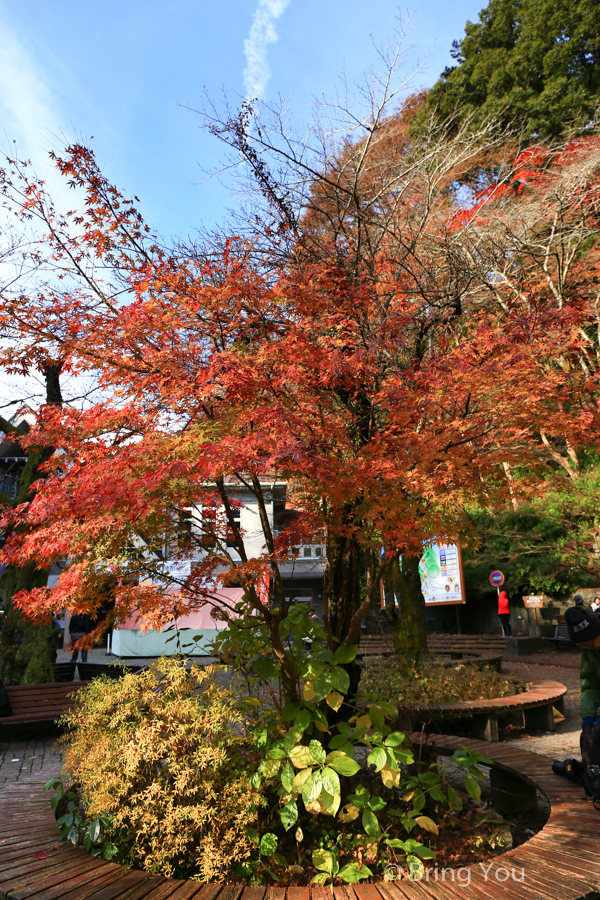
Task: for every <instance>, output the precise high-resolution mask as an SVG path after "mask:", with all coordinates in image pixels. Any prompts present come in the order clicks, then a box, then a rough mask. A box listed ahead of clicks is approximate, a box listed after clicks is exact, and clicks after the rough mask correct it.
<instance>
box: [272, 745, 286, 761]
mask: <svg viewBox="0 0 600 900" xmlns="http://www.w3.org/2000/svg"><path fill="white" fill-rule="evenodd" d="M286 756H287V753H286V752H285V750H282V749H281V747H273V748H272V749H271V750H269V752H268V753H267V759H285V758H286Z"/></svg>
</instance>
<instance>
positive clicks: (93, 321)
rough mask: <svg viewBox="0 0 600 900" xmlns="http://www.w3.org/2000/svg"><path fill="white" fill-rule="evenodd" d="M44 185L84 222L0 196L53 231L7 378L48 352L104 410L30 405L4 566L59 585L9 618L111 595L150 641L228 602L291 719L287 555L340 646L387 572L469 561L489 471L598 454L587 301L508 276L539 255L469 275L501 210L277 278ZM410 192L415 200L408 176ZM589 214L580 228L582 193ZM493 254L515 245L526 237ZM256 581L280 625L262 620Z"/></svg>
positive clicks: (111, 202) (229, 246)
mask: <svg viewBox="0 0 600 900" xmlns="http://www.w3.org/2000/svg"><path fill="white" fill-rule="evenodd" d="M588 148H589V150H590V152H591V151H592V150H594V149H595V145H593V144H591V143H590V144H589V145H588ZM56 162H57V165H58V168H59V170H60V171H61V172H62V173H63V175H64V176H65V177H67V178H68V179H69V180H70V182H71V183H72V184H73V185H75V186H76V187H77V188H78V189H79V190H80V191H83V192H84V194H85V209H84V211H83V212H81V213H69V214H68V215H66V216H64V217H60V216H58V215H57V214H56V213H55V211H54V209H53V207H52V204H51V202H50V200H49V198H48V197H47V195H46V192H45V190H44V186H43V185H42V184H40V183H38V182H35V181H31V180H30V179H29V177H28V174H27V171H26V170H25V171H24V170H23V169H22V168H20V167H19V166H18V165H17V166H15V167H13V172H12V174H11V173H10V172H9V171H8V170H7V171H6V172H5V174H4V180H3V184H4V193H5V196H6V197H7V198H8V200H10V201H13V202H15V201H18V203H19V215H20V216H22V217H25V218H27V217H34V218H37V219H38V220H41V221H42V223H43V225H44V228H45V235H44V237H43V238H41V239H40V242H39V244H38V245H37V247H36V249H35V253H36V254H37V256H36V258H37V260H38V261H39V260H42V259H43V260H44V262H45V263H46V264H49V265H50V264H51V265H52V267H53V272H54V274H53V275H52V277H51V278H50V280H48V281H47V282H46V283H45V284H43V283H41V282H40V285H39V288H38V290H37V292H36V293H35V295H34V296H32V294H31V293H28V294H27V295H25V294H23V295H18V294H11V295H10V296H7V297H6V302H5V307H4V311H3V313H2V316H1V317H0V324H3V325H4V327H5V328H6V329H7V328H9V327H10V329H11V330H12V333H13V335H15V334H16V336H15V338H14V340H13V341H12V343H11V344H10V346H8V347H7V348H6V349H5V351H4V356H3V359H4V360H5V361H7V362H9V363H10V365H12V366H22V367H23V368H24V369H27V367H28V366H29V365H31V364H33V363H34V362H35V354H34V348H38V349H39V346H40V344H43V346H44V348H45V351H44V352H46V353H51V354H52V356H53V358H60V359H61V361H62V365H63V366H66V367H68V368H69V369H70V370H71V371H76V372H77V371H79V372H84V371H85V372H94V373H96V374H97V376H98V378H99V381H100V385H101V387H102V390H103V392H104V393H103V399H102V401H101V402H99V403H96V404H94V405H92V406H90V407H89V408H88V409H85V410H83V411H78V410H75V409H60V408H58V407H51V406H46V407H43V408H42V409H41V410H40V412H39V416H38V426H37V428H35V429H33V430H32V431H31V433H30V435H28V437H27V442H28V444H29V446H30V447H35V446H44V447H57V448H59V450H58V451H57V452H56V453H55V454H54V455H53V456H52V458H51V459H50V460H49V461H48V462H47V463H46V464H45V475H46V477H45V479H44V480H43V482H41V483H39V484H38V485H37V490H36V492H35V494H34V495H33V496H32V497H31V498H30V499H29V500H28V501H27V502H25V503H23V504H21V505H19V506H18V507H17V508H16V509H14V510H10V509H7V510H5V513H4V520H3V525H4V527H7V528H9V529H11V533H10V537H9V539H8V540H7V543H6V546H5V547H4V550H3V553H2V558H3V560H5V561H8V562H11V563H13V564H17V565H26V564H28V563H34V564H35V565H37V566H40V567H46V566H47V565H48V564H49V563H51V562H52V561H54V560H57V559H63V560H68V561H69V565H68V567H67V568H66V570H65V572H64V574H63V575H62V577H61V579H60V581H59V583H58V585H57V587H55V588H54V589H47V588H37V589H34V590H31V591H25V592H22V593H21V594H19V595H18V596H17V597H16V598H15V602H16V603H18V605H19V606H20V607H21V608H22V609H23V610H24V611H25V612H26V613H27V614H28V615H31V616H44V615H47V614H48V612H49V611H50V610H52V609H57V608H61V607H64V606H66V607H68V608H70V609H76V610H85V611H88V612H92V613H93V612H94V611H95V610H96V608H97V606H98V602H99V600H98V596H99V595H98V591H99V587H100V586H102V587H105V586H106V584H107V583H110V584H111V585H112V587H111V591H112V593H113V596H114V599H115V602H116V605H115V608H114V610H113V612H112V613H111V615H112V617H113V619H114V621H116V622H118V621H120V620H123V619H124V618H125V617H126V616H127V615H128V614H129V613H131V612H132V611H134V610H135V611H137V612H138V613H139V614H140V615H142V616H143V617H144V618H145V620H146V622H147V623H148V625H150V626H154V627H160V625H161V624H162V623H164V622H165V621H167V620H169V619H171V618H172V616H173V613H174V612H177V611H181V609H182V608H183V607H184V606H185V608H187V609H190V608H191V609H193V608H197V607H198V606H199V605H202V604H204V603H206V602H209V603H216V604H217V605H219V604H220V605H221V607H222V612H223V614H225V615H227V614H228V612H229V611H228V610H227V609H226V605H225V604H224V603H223V602H220V601H216V600H215V599H214V596H213V590H214V586H215V585H219V584H221V585H222V584H231V583H236V584H239V585H241V586H242V587H243V588H244V592H245V598H246V604H247V609H248V610H249V611H250V610H251V611H253V613H254V614H255V615H257V616H259V617H260V618H261V620H262V621H263V622H264V624H265V626H266V628H267V630H268V633H269V636H270V641H271V645H272V652H273V654H274V657H275V659H276V661H277V665H278V667H279V669H280V671H281V674H282V679H283V683H284V687H285V689H286V692H287V694H288V696H290V697H291V696H294V695H295V692H296V686H297V681H298V672H297V670H296V667H295V663H294V659H293V656H292V655H291V654H290V653H289V652H288V650H287V649H286V646H285V643H284V640H283V638H282V628H281V626H282V622H283V621H284V620H285V619H286V617H287V615H288V612H289V607H290V602H291V601H290V600H287V599H286V590H285V586H284V584H283V579H282V575H281V566H282V564H283V563H284V562H285V561H288V560H289V559H290V558H292V557H293V555H294V553H295V548H296V547H297V546H298V544H299V543H300V542H303V541H306V540H310V539H311V538H313V537H315V536H318V537H319V539H321V536H323V541H324V543H325V544H326V547H327V566H326V572H325V588H324V598H323V606H324V625H325V631H326V635H327V640H328V643H329V645H330V647H333V646H334V642H335V641H339V642H342V643H345V644H355V643H357V642H358V639H359V635H360V626H361V623H362V621H363V620H364V617H365V615H366V614H367V612H368V611H369V610H370V609H371V608H372V607H373V605H374V604H375V603H376V602H378V599H379V595H380V583H381V579H382V577H383V575H384V572H385V571H386V569H387V568H388V567H389V566H390V565H391V564H392V563H393V562H394V561H395V560H397V559H398V557H399V555H403V556H404V558H405V559H406V560H410V559H413V560H416V561H418V558H419V556H420V553H421V548H422V545H423V542H425V541H427V540H431V538H432V537H433V536H437V537H438V538H439V539H444V538H445V539H448V540H456V539H457V538H460V537H465V538H468V535H469V525H468V521H467V519H466V516H465V512H464V510H465V506H466V504H468V503H474V502H476V503H480V504H491V503H493V502H494V500H495V498H496V497H497V496H498V494H499V492H503V491H505V489H506V478H505V471H506V466H509V467H510V466H514V465H520V466H527V467H528V471H529V473H530V476H529V482H530V483H531V484H533V483H534V482H535V479H536V477H537V476H538V475H539V474H540V472H542V471H543V462H544V461H543V459H542V458H541V457H540V453H539V449H540V445H541V443H542V439H541V435H544V436H545V439H546V441H547V442H549V443H550V442H553V443H554V444H557V445H561V446H565V447H569V448H577V447H578V446H579V445H581V444H591V443H592V442H594V441H595V440H596V434H597V432H596V425H597V408H596V400H595V397H596V389H597V386H596V377H595V373H593V374H590V372H589V371H587V370H585V368H582V367H581V366H580V365H579V364H578V361H579V360H580V359H581V355H582V353H583V352H585V342H586V340H587V336H588V335H589V332H590V327H591V325H592V318H591V316H592V310H591V306H590V299H589V297H588V296H587V294H586V293H585V291H576V292H575V293H574V295H573V296H571V295H570V294H569V289H568V285H569V284H570V282H568V279H566V280H565V289H564V292H563V293H564V296H563V298H562V299H561V302H557V301H556V296H555V293H554V292H553V290H552V285H551V284H550V282H549V281H548V278H547V279H546V282H544V280H543V277H538V275H536V274H535V272H534V271H533V269H532V266H533V263H531V265H530V264H529V263H527V264H525V262H524V260H526V259H530V258H531V259H535V258H536V257H535V253H533V251H532V253H531V254H530V255H529V256H527V255H526V254H525V253H524V252H522V253H521V257H518V256H517V255H516V254H515V253H514V251H513V250H511V249H510V248H509V245H508V244H507V242H506V241H505V242H504V244H503V245H502V246H503V247H504V253H505V267H506V271H507V272H508V271H510V272H511V273H512V275H511V277H512V280H511V277H509V276H508V275H506V277H505V278H504V280H501V279H500V278H499V277H497V276H496V275H494V274H493V272H492V270H491V269H490V268H489V266H490V260H491V256H490V255H489V254H488V256H487V257H485V258H484V255H483V254H482V253H481V252H480V253H479V255H478V256H477V257H476V258H475V257H474V256H473V252H472V251H473V248H474V247H477V246H478V247H481V246H483V244H484V243H485V242H486V241H487V242H488V244H489V245H494V246H496V245H497V247H496V249H497V258H500V255H501V254H500V250H499V249H498V248H499V247H500V242H499V240H498V233H499V232H498V227H499V226H498V221H499V222H500V227H501V226H502V224H503V223H506V222H508V220H509V213H508V212H507V211H506V210H505V211H504V212H503V213H502V215H503V216H504V219H502V216H500V218H499V220H498V216H497V215H496V212H494V210H497V207H495V206H494V204H495V203H496V202H497V196H498V195H497V193H496V194H495V195H494V194H493V192H491V193H488V195H487V197H485V198H478V199H477V205H476V207H475V208H474V209H473V210H471V212H470V216H467V215H466V214H464V213H463V214H461V215H460V216H458V215H456V207H455V206H452V204H451V202H450V201H449V199H448V196H447V194H445V195H444V196H442V197H441V199H440V201H439V202H437V203H436V202H429V203H428V204H426V205H425V208H423V207H421V208H420V209H419V210H418V215H417V212H415V205H414V202H411V203H406V204H403V205H401V206H400V207H399V208H398V211H397V215H398V217H400V216H401V215H404V217H405V218H404V221H403V222H402V221H399V220H398V221H396V222H395V225H394V231H393V236H392V233H391V231H390V229H388V231H387V234H386V235H384V236H383V239H382V240H381V241H380V242H379V244H378V246H377V250H376V253H375V254H374V255H372V256H371V257H369V258H368V259H366V258H363V259H361V258H360V256H358V257H357V255H356V252H355V249H356V248H355V247H353V246H352V242H351V241H350V242H349V244H348V247H347V250H346V251H344V250H343V249H340V246H339V242H338V243H337V244H336V246H335V248H334V251H332V253H331V254H330V256H329V258H328V256H327V254H326V253H322V252H320V253H319V254H318V255H317V256H316V255H315V254H314V253H311V252H310V251H309V249H307V248H306V247H304V248H303V246H302V243H301V242H300V243H299V244H298V246H297V248H296V249H295V251H294V256H293V259H290V260H288V262H287V264H285V265H281V264H280V265H277V266H259V265H258V264H257V263H256V260H255V255H254V253H253V246H252V245H251V244H248V242H247V241H245V240H242V239H238V238H232V239H230V240H228V241H227V242H226V243H225V245H224V247H223V249H222V252H221V253H220V254H218V255H216V254H213V255H212V258H208V256H207V255H202V254H199V253H198V252H196V250H195V249H194V248H186V247H179V248H177V249H174V248H165V247H163V246H161V245H160V244H159V242H158V241H157V240H156V239H155V238H154V237H153V236H152V234H151V232H150V230H149V229H148V228H147V226H146V225H145V223H144V222H143V220H142V218H141V216H140V214H139V212H138V211H137V209H136V207H135V204H134V203H133V202H131V201H128V200H127V199H126V198H124V197H123V195H122V194H120V193H119V192H118V191H117V190H116V189H115V188H114V187H113V186H112V185H111V184H110V183H109V182H108V181H107V180H106V179H105V178H104V177H103V175H102V173H101V172H100V171H99V169H98V167H97V165H96V163H95V160H94V157H93V155H92V153H91V152H90V151H89V150H88V149H86V148H84V147H82V146H74V147H71V148H69V149H68V151H67V153H66V154H65V155H64V156H63V157H61V158H58V159H57V160H56ZM452 170H453V171H456V165H455V163H454V162H453V164H452ZM413 171H414V172H416V175H415V179H417V182H416V183H415V185H414V191H413V192H412V194H411V196H412V197H413V201H414V198H415V197H416V196H417V195H419V196H421V198H422V196H423V192H422V190H421V188H422V185H423V181H422V180H421V181H420V182H419V181H418V178H422V175H423V171H425V170H421V172H420V173H419V170H418V167H415V166H413ZM544 184H546V182H544ZM531 185H532V186H531V188H530V190H531V191H532V192H533V193H534V196H535V197H536V200H535V202H536V203H537V206H538V209H539V211H540V213H539V216H538V217H537V219H535V223H533V220H532V222H530V224H529V226H526V224H524V225H523V228H522V230H521V232H520V234H521V238H519V239H520V240H521V247H522V248H523V247H525V245H526V243H525V237H526V236H529V240H530V243H531V245H532V246H535V241H536V240H537V237H536V236H537V235H539V233H540V223H542V224H543V225H544V227H545V228H546V229H547V230H548V231H549V233H550V232H551V231H552V228H553V225H552V222H551V221H546V220H545V219H544V215H545V213H544V202H545V201H544V200H543V198H542V199H540V187H539V184H537V183H534V182H533V180H532V181H531ZM555 188H556V186H555ZM517 193H518V192H517ZM432 196H433V194H432ZM580 197H581V198H582V199H581V210H582V211H583V213H582V214H585V216H586V217H587V218H586V221H587V222H588V223H589V224H590V227H592V225H591V221H592V217H593V215H595V212H594V210H595V206H594V204H595V203H596V194H595V193H594V191H591V192H589V193H588V194H587V195H586V194H585V192H583V193H582V192H580ZM420 202H421V203H422V200H421V201H420ZM486 203H487V204H488V206H487V207H486V205H485V204H486ZM486 209H489V210H490V212H489V215H487V213H486ZM511 209H512V207H511ZM509 212H510V210H509ZM511 214H512V215H513V219H514V217H515V215H517V214H516V213H514V212H512V213H511ZM493 215H496V224H495V225H494V228H491V227H490V221H491V218H492V216H493ZM580 220H581V216H580V218H579V219H577V221H580ZM594 227H595V226H594ZM570 228H571V232H572V231H573V221H571V224H570ZM527 229H529V230H527ZM507 234H509V235H510V237H511V240H513V241H514V240H516V237H515V235H517V229H516V228H515V227H514V226H513V227H512V228H508V226H507ZM399 236H400V237H399ZM402 236H403V237H402ZM399 241H400V244H401V245H402V248H403V249H402V252H403V254H404V257H403V258H404V260H405V262H404V263H403V264H402V265H398V253H399V250H398V247H399V243H398V242H399ZM494 242H495V244H494ZM406 248H409V251H410V252H408V251H407V249H406ZM507 248H508V249H507ZM344 253H346V254H347V256H348V264H347V263H346V260H345V257H344ZM511 253H512V256H511V255H510V254H511ZM469 255H470V256H469ZM408 258H410V259H411V260H412V263H411V264H410V265H409V263H408V262H407V261H406V260H408ZM469 258H471V261H470V262H469ZM486 260H487V262H486ZM350 263H351V264H350ZM540 264H541V266H542V269H541V272H542V275H543V274H544V272H545V271H546V270H547V269H548V262H547V261H546V262H544V260H542V261H541V263H540ZM544 266H545V267H546V269H544ZM56 276H58V277H56ZM517 281H518V283H519V290H515V288H514V284H515V283H516V282H517ZM587 283H588V284H589V278H588V281H587ZM557 362H558V364H557ZM274 479H278V480H281V481H284V482H286V483H287V485H288V492H289V496H290V497H293V502H294V506H295V508H296V511H297V515H296V517H295V519H294V521H293V523H291V524H289V525H288V526H287V527H286V528H284V529H283V530H282V531H281V533H279V534H276V533H275V531H274V528H273V522H272V518H271V517H270V508H269V499H268V497H267V491H268V487H267V486H268V485H269V484H270V483H272V482H273V480H274ZM526 481H527V479H525V480H524V482H523V483H526ZM232 484H234V485H237V486H240V485H242V486H244V488H245V489H246V490H247V491H249V492H250V493H251V494H252V495H253V496H254V498H255V501H256V504H257V509H258V513H259V518H260V523H261V529H262V534H263V540H264V546H263V550H262V553H261V554H260V556H258V557H256V556H254V557H251V556H250V554H249V553H248V551H247V549H246V542H245V537H244V534H243V533H242V532H241V530H240V528H239V525H238V522H237V520H236V515H235V512H236V502H235V501H234V500H232V495H231V485H232ZM190 510H192V511H193V510H196V511H197V512H195V513H194V512H192V519H193V528H192V529H191V531H190V520H189V514H190ZM190 541H195V542H197V545H198V547H199V550H201V551H202V552H201V553H199V554H198V558H197V559H196V560H195V563H194V567H193V570H192V575H191V576H190V577H188V578H186V579H184V580H183V582H182V581H181V580H178V581H177V580H176V584H175V586H176V587H177V588H178V589H179V590H178V591H176V592H175V593H173V591H172V590H167V589H166V588H165V587H164V581H165V575H164V566H163V558H164V555H165V546H166V544H168V546H169V553H170V556H171V557H174V558H185V557H186V556H188V555H189V551H190ZM232 544H235V546H236V548H237V553H232ZM382 548H384V550H383V552H382ZM265 568H266V569H268V572H269V574H270V578H271V580H272V584H273V586H274V590H276V593H277V597H278V600H277V602H276V603H275V604H266V605H265V604H264V603H262V602H261V598H260V596H259V593H260V591H259V588H260V584H261V583H262V582H263V581H264V573H265ZM131 576H135V577H136V579H140V581H141V583H139V584H132V583H130V582H131ZM167 580H168V579H167ZM128 582H129V583H128ZM161 584H162V586H161Z"/></svg>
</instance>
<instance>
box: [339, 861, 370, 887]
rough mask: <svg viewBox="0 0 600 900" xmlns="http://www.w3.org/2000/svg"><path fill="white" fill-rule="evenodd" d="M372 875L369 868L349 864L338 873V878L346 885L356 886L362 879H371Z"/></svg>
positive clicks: (353, 863)
mask: <svg viewBox="0 0 600 900" xmlns="http://www.w3.org/2000/svg"><path fill="white" fill-rule="evenodd" d="M372 875H373V873H372V872H371V870H370V869H369V867H368V866H361V867H360V868H359V865H358V863H357V862H351V863H347V864H346V865H345V866H343V867H342V868H341V869H340V871H339V872H338V873H337V877H338V878H341V879H342V881H345V882H346V884H355V883H356V882H357V881H360V880H361V879H362V878H371V876H372Z"/></svg>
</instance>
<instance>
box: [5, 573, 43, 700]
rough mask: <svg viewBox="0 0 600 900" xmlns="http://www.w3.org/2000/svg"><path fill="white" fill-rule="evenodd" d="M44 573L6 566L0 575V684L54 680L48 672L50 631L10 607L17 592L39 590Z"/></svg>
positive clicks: (35, 682) (41, 682) (38, 682)
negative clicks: (1, 613) (0, 609)
mask: <svg viewBox="0 0 600 900" xmlns="http://www.w3.org/2000/svg"><path fill="white" fill-rule="evenodd" d="M47 580H48V572H47V571H39V570H38V571H35V570H34V569H33V567H32V566H27V567H26V568H24V569H19V568H17V567H16V566H7V567H6V568H5V569H4V571H3V572H2V575H0V599H1V600H2V604H3V606H4V610H5V613H6V618H5V620H4V628H3V629H2V639H1V640H0V681H2V682H3V684H44V683H46V682H51V681H54V674H53V671H52V647H51V641H52V628H51V626H50V625H36V624H35V623H34V622H32V620H31V619H28V618H27V617H26V616H24V615H23V614H22V613H21V612H20V610H18V609H15V607H14V606H13V605H12V597H13V596H14V595H15V594H16V593H17V592H18V591H21V590H25V589H30V588H33V587H42V586H43V585H45V584H46V581H47Z"/></svg>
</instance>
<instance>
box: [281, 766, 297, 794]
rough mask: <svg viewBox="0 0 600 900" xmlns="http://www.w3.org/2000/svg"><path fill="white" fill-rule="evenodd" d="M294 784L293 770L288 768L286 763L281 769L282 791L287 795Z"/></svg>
mask: <svg viewBox="0 0 600 900" xmlns="http://www.w3.org/2000/svg"><path fill="white" fill-rule="evenodd" d="M293 783H294V770H293V769H292V767H291V766H290V764H289V762H286V764H285V766H284V767H283V771H282V773H281V784H282V786H283V789H284V791H286V792H287V793H288V794H290V793H291V791H292V785H293Z"/></svg>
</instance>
